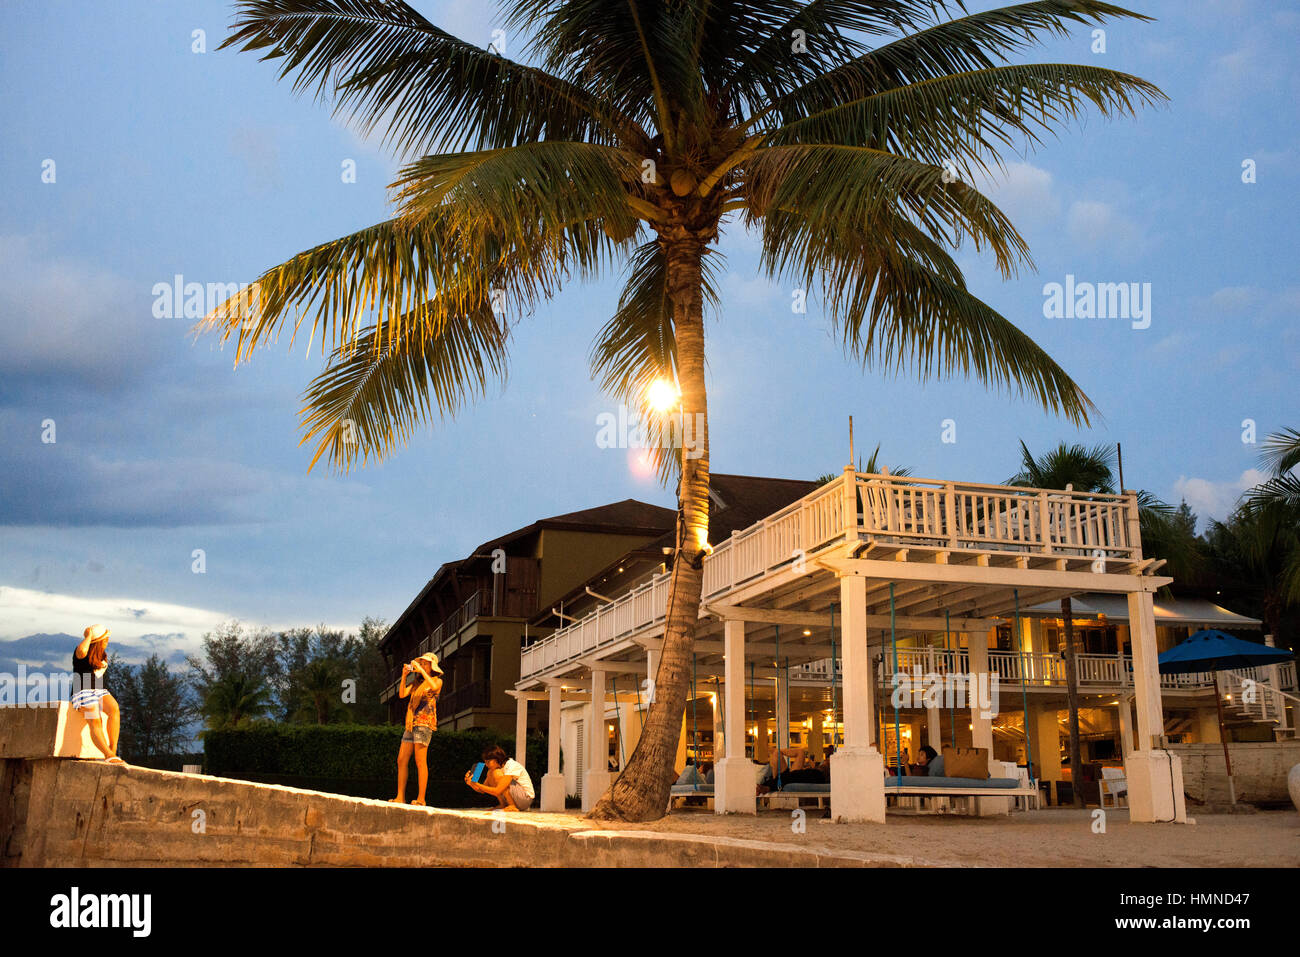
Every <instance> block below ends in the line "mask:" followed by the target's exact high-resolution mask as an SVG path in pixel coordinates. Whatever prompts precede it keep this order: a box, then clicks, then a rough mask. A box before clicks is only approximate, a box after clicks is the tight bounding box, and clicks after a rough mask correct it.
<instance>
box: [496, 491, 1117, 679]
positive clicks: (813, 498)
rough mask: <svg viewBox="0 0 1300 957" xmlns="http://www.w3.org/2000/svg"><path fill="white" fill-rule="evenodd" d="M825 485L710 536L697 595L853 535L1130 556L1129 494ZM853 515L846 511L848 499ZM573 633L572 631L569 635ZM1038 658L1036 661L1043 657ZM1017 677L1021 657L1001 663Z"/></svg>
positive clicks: (647, 592) (648, 616) (625, 622)
mask: <svg viewBox="0 0 1300 957" xmlns="http://www.w3.org/2000/svg"><path fill="white" fill-rule="evenodd" d="M847 481H850V482H852V483H853V484H852V487H851V488H850V487H849V486H847V485H846V484H845V482H846V479H844V478H841V479H837V480H835V481H832V482H828V483H827V484H825V485H823V486H821V487H820V488H818V489H815V490H814V491H812V492H810V493H809V494H807V495H805V496H804V497H803V498H801V499H799V500H798V501H796V502H792V503H791V504H789V505H787V506H786V507H785V508H783V509H781V510H779V511H777V512H775V513H774V514H772V515H770V516H769V517H767V518H765V519H763V520H762V521H760V522H756V523H754V524H753V525H751V526H750V527H749V528H746V529H745V530H743V531H739V532H733V533H732V535H731V537H730V538H728V539H727V540H726V541H723V542H720V543H716V544H715V545H714V548H713V551H712V554H710V555H707V556H706V557H705V558H704V585H703V597H704V598H705V599H706V600H708V599H710V598H715V597H717V596H719V595H720V594H722V593H723V592H726V591H729V590H731V589H734V588H736V587H738V586H740V585H744V584H746V583H748V582H751V581H757V580H759V579H761V578H763V577H764V576H766V575H769V574H772V573H773V572H775V571H778V570H780V569H781V568H783V567H784V566H786V565H788V564H790V563H791V562H793V561H794V560H795V559H796V558H799V557H801V556H802V557H804V558H806V557H807V556H809V555H811V554H813V553H814V552H816V551H818V550H820V549H823V548H825V547H827V546H828V545H832V544H834V543H836V542H840V541H844V540H846V539H849V538H866V539H868V540H871V539H875V540H881V541H890V542H895V543H903V544H907V543H912V544H916V545H921V544H928V545H935V546H939V547H949V548H973V549H981V550H984V551H1016V552H1025V551H1036V552H1038V553H1040V554H1043V555H1052V554H1055V555H1066V554H1069V555H1083V556H1087V557H1093V558H1095V557H1101V558H1136V557H1139V556H1140V554H1141V542H1140V540H1139V539H1138V532H1137V529H1138V525H1137V501H1136V498H1135V497H1134V496H1131V495H1130V496H1124V495H1101V494H1091V493H1079V492H1049V491H1045V490H1042V489H1026V488H1016V487H1013V486H1009V485H980V484H976V483H969V482H944V481H939V480H934V479H919V478H913V477H911V476H893V475H877V474H874V473H865V472H859V473H856V474H852V475H850V476H849V478H848V479H847ZM853 501H856V503H857V504H856V508H854V509H853V511H854V512H855V513H856V514H854V515H852V516H846V514H845V512H846V508H848V507H850V505H849V503H850V502H853ZM667 585H668V575H667V574H663V575H658V576H656V577H655V578H654V579H652V580H651V581H649V582H647V583H645V584H643V585H641V586H639V587H638V588H636V589H634V590H633V591H631V592H629V593H628V594H626V595H624V596H622V597H621V598H619V599H618V600H617V601H615V602H612V603H611V604H609V605H605V606H603V607H601V608H599V609H598V610H596V611H594V612H592V613H590V614H589V615H587V616H586V617H585V618H583V619H582V620H581V621H577V622H574V623H572V624H570V625H566V626H565V627H563V628H560V629H559V630H557V631H556V632H555V633H554V634H553V635H551V636H550V637H548V638H545V639H543V640H542V641H539V642H537V643H536V644H534V645H533V646H531V647H530V648H527V649H525V650H524V652H523V656H522V660H521V662H520V677H521V678H528V677H531V676H532V675H536V674H539V673H541V672H543V671H546V670H548V669H550V668H553V667H555V666H556V665H560V664H563V663H565V662H567V661H570V660H572V659H573V658H576V657H578V656H580V655H582V654H585V653H587V652H590V651H594V650H596V649H597V648H600V647H603V646H605V645H607V644H610V643H612V642H614V641H617V640H620V639H621V638H623V637H626V636H627V635H629V634H632V633H634V632H637V631H639V630H640V629H642V628H646V627H649V626H651V625H654V624H657V623H659V622H661V621H662V619H663V614H664V605H665V602H666V600H667ZM575 636H578V637H575ZM1050 657H1051V656H1039V657H1038V658H1035V659H1034V660H1033V661H1026V662H1025V663H1024V664H1023V667H1025V668H1026V669H1027V670H1028V678H1029V680H1030V681H1037V680H1042V681H1043V682H1044V683H1046V682H1047V681H1048V680H1049V679H1050V680H1051V681H1053V682H1055V681H1058V680H1064V679H1063V677H1060V678H1058V677H1057V670H1056V669H1057V666H1056V665H1055V664H1053V663H1052V662H1051V661H1050V660H1049V659H1050ZM1040 659H1041V660H1040ZM998 667H1000V668H1007V669H1010V670H1009V672H1008V674H1007V676H1006V677H1007V678H1008V679H1012V678H1014V680H1016V681H1019V680H1020V672H1019V669H1020V668H1021V667H1022V665H1021V663H1019V662H1017V663H1014V664H1008V663H1002V662H1000V663H999V666H998Z"/></svg>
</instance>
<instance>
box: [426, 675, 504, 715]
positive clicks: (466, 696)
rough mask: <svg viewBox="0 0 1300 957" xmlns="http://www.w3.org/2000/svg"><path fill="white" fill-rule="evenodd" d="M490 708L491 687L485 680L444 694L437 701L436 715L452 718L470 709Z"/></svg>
mask: <svg viewBox="0 0 1300 957" xmlns="http://www.w3.org/2000/svg"><path fill="white" fill-rule="evenodd" d="M491 706H492V685H491V683H490V682H488V681H487V679H482V680H480V681H471V682H470V683H469V684H467V685H465V687H463V688H457V689H456V690H455V691H452V692H448V693H444V694H443V695H442V696H441V697H440V698H439V699H438V713H439V715H441V716H445V717H448V718H450V717H452V716H453V715H457V714H460V713H461V712H462V711H467V710H469V709H470V708H488V707H491Z"/></svg>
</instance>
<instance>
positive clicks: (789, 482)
mask: <svg viewBox="0 0 1300 957" xmlns="http://www.w3.org/2000/svg"><path fill="white" fill-rule="evenodd" d="M820 487H821V486H820V483H818V482H808V481H805V480H803V479H784V478H765V477H763V476H758V475H732V474H729V473H726V472H714V473H712V474H710V475H709V492H710V493H711V499H712V501H711V502H710V506H709V540H710V541H711V542H715V543H716V542H720V541H722V540H723V539H724V538H727V537H729V536H730V535H731V533H732V532H739V531H743V530H744V529H746V528H749V526H751V525H753V524H754V523H755V522H759V521H762V520H763V519H765V518H767V517H768V516H769V515H771V514H773V513H774V512H779V511H780V510H781V509H783V508H785V507H786V506H787V505H789V504H790V503H791V502H794V501H797V500H799V499H801V498H803V497H804V496H805V495H807V494H808V493H809V492H812V491H813V490H815V489H817V488H820ZM666 511H668V514H669V516H670V519H675V518H676V515H677V513H676V512H673V511H669V510H666ZM574 514H580V513H574ZM676 537H677V531H676V528H674V527H673V525H672V522H671V521H670V524H669V530H668V531H666V532H665V533H664V534H663V535H661V536H660V537H659V538H658V539H656V540H655V541H653V542H650V543H649V544H646V545H640V546H638V547H637V548H634V549H631V550H629V551H628V552H627V554H625V555H622V556H620V557H619V558H618V560H616V561H613V562H610V563H609V565H607V566H606V567H605V568H602V569H601V570H600V571H598V572H596V573H595V574H594V575H592V576H591V577H590V578H588V579H587V580H586V581H585V582H583V583H582V584H580V585H578V586H577V587H575V588H574V589H573V590H571V591H570V592H569V593H568V594H566V595H564V596H562V597H561V599H560V603H561V604H564V605H568V604H570V603H571V602H573V601H574V600H575V599H576V600H584V599H585V596H586V594H587V593H586V586H590V585H592V584H593V583H599V582H601V581H602V580H604V579H607V578H609V577H611V576H612V575H614V574H616V570H617V569H619V568H620V566H624V565H630V564H632V563H633V562H634V561H636V560H637V559H641V560H642V561H645V562H648V563H649V564H650V565H652V566H657V565H658V564H659V563H660V562H662V561H663V559H664V554H665V553H664V549H665V548H667V549H672V547H673V546H674V545H675V544H676ZM643 576H644V572H642V576H639V577H643ZM620 594H621V593H620ZM610 597H617V596H614V595H611V596H610ZM549 617H551V612H550V609H543V608H539V609H538V610H537V615H536V616H535V617H534V619H533V621H534V623H539V622H542V621H545V620H546V619H547V618H549Z"/></svg>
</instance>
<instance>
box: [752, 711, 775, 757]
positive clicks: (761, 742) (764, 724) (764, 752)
mask: <svg viewBox="0 0 1300 957" xmlns="http://www.w3.org/2000/svg"><path fill="white" fill-rule="evenodd" d="M771 724H772V721H771V719H770V718H756V719H754V727H756V728H757V729H758V731H757V733H756V734H755V735H754V760H755V761H763V762H766V761H768V760H769V759H770V758H771V757H772V752H771V750H770V749H769V748H768V745H767V738H768V729H769V727H770V726H771Z"/></svg>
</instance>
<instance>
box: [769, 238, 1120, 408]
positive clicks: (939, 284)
mask: <svg viewBox="0 0 1300 957" xmlns="http://www.w3.org/2000/svg"><path fill="white" fill-rule="evenodd" d="M768 219H769V220H771V219H772V216H771V214H769V217H768ZM785 222H786V223H788V224H789V223H796V224H797V217H794V216H788V217H785ZM796 228H797V227H796ZM840 241H841V240H840V239H838V238H837V239H836V240H831V241H829V242H830V245H828V244H827V242H828V241H827V240H825V239H824V238H823V237H821V236H819V235H818V234H817V233H816V232H813V231H811V230H806V229H805V230H803V231H802V232H796V230H795V229H786V230H784V231H780V230H778V231H777V232H775V233H773V234H771V235H769V233H767V232H765V234H764V266H765V267H766V268H767V269H768V271H769V273H770V274H772V275H773V276H780V275H786V276H790V277H792V278H793V279H794V280H795V281H797V282H801V283H803V284H804V287H805V288H809V287H810V286H812V285H813V284H814V283H816V282H818V281H820V282H821V288H822V297H823V300H824V303H825V308H826V312H827V316H828V318H829V319H830V320H831V322H832V323H833V324H834V325H835V326H836V327H837V328H839V329H840V330H841V332H842V334H843V338H844V346H845V349H846V351H847V352H848V353H849V354H851V355H854V356H857V357H858V358H859V359H860V360H861V361H862V362H863V364H864V365H866V366H869V367H874V368H879V369H882V370H884V371H887V372H895V373H897V372H899V371H901V370H902V369H903V368H905V367H906V368H909V369H910V370H911V371H912V372H913V373H914V374H916V375H917V376H918V377H919V378H920V379H921V380H922V381H925V380H928V379H930V378H932V377H946V376H950V375H954V374H960V375H965V376H970V377H973V378H975V379H976V380H977V381H979V382H982V383H984V384H986V385H991V386H994V387H995V388H999V389H1004V390H1007V391H1010V392H1012V393H1014V394H1018V395H1020V396H1022V397H1023V396H1027V397H1030V398H1032V399H1033V400H1035V401H1036V402H1037V403H1038V404H1040V405H1041V406H1042V407H1043V408H1045V409H1048V410H1050V411H1053V412H1057V413H1059V414H1061V415H1064V416H1065V417H1066V418H1067V419H1069V420H1070V421H1072V422H1076V423H1084V422H1087V421H1088V418H1089V414H1090V413H1092V412H1095V411H1096V407H1095V406H1094V405H1093V403H1092V400H1091V399H1089V398H1088V397H1087V396H1086V395H1085V394H1084V392H1083V390H1082V389H1080V388H1079V386H1078V385H1077V384H1076V383H1075V382H1074V380H1073V379H1071V378H1070V376H1069V375H1068V374H1066V372H1065V370H1063V369H1062V368H1061V367H1060V366H1059V365H1057V364H1056V362H1055V361H1053V360H1052V359H1051V357H1050V356H1048V355H1047V353H1046V352H1044V351H1043V349H1042V348H1041V347H1040V346H1039V345H1038V344H1037V343H1035V342H1034V341H1033V339H1031V338H1030V337H1029V336H1028V335H1026V334H1025V333H1024V332H1022V331H1021V330H1020V329H1018V328H1017V327H1016V326H1015V325H1014V324H1013V323H1012V322H1010V320H1008V319H1006V318H1005V317H1004V316H1002V315H1001V314H999V313H998V312H997V311H996V310H994V309H993V308H992V307H991V306H989V305H987V304H986V303H984V302H982V301H981V300H980V299H978V298H977V297H975V296H974V295H972V294H971V293H970V292H968V291H967V290H966V289H965V288H964V287H963V286H962V285H961V284H960V283H958V282H955V281H953V279H952V278H951V277H948V276H945V275H942V274H941V273H939V272H936V271H935V270H933V269H931V268H929V267H928V266H926V265H925V264H924V263H923V262H919V261H917V260H916V259H914V258H912V257H910V256H908V255H906V254H903V253H900V252H899V250H898V249H897V247H896V246H890V245H886V244H885V243H882V242H879V241H876V239H875V237H873V236H872V235H871V234H869V233H864V234H863V236H862V244H861V247H860V249H859V250H858V252H857V254H856V255H854V256H851V257H846V256H845V255H843V250H842V248H840V246H838V245H836V243H838V242H840Z"/></svg>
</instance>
